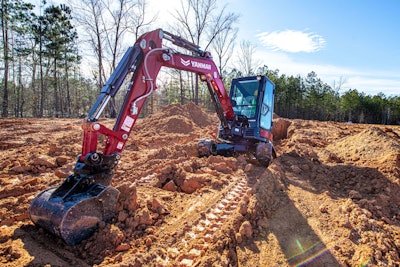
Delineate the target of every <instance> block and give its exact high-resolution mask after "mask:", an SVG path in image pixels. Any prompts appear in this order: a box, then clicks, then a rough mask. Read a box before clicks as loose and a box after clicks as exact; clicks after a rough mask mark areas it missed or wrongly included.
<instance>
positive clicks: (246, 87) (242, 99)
mask: <svg viewBox="0 0 400 267" xmlns="http://www.w3.org/2000/svg"><path fill="white" fill-rule="evenodd" d="M258 90H259V81H258V80H257V79H252V80H241V81H240V80H235V81H233V83H232V86H231V92H230V94H231V99H232V102H233V103H234V105H233V110H234V112H235V114H237V115H244V116H246V117H247V118H248V119H252V118H254V117H255V115H256V109H257V96H258Z"/></svg>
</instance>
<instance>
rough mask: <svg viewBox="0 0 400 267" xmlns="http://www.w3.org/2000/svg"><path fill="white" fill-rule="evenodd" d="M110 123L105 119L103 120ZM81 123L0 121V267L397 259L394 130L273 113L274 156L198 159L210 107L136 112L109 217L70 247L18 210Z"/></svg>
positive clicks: (72, 151)
mask: <svg viewBox="0 0 400 267" xmlns="http://www.w3.org/2000/svg"><path fill="white" fill-rule="evenodd" d="M105 123H109V121H105ZM80 125H81V121H80V120H77V119H62V120H56V119H2V120H0V151H1V153H0V160H1V161H0V185H1V187H0V265H1V266H260V267H261V266H296V265H297V266H299V265H301V266H398V265H399V264H400V241H399V240H400V211H399V208H398V203H400V193H399V192H400V137H399V134H400V130H399V128H398V127H389V126H372V125H361V124H344V123H333V122H318V121H302V120H286V119H283V118H276V119H275V131H274V134H275V138H276V140H275V142H276V143H275V145H276V150H277V154H278V157H277V158H276V159H274V161H273V163H272V164H271V165H270V167H269V168H267V169H266V168H262V167H259V166H256V165H252V164H250V163H248V162H246V159H245V158H244V157H237V158H224V157H220V156H217V157H214V156H212V157H209V158H198V157H197V152H196V146H197V141H198V139H200V138H207V137H208V138H215V135H216V131H217V128H218V120H217V117H216V116H215V115H213V114H211V115H210V114H207V113H205V112H204V111H203V110H201V109H200V108H198V107H197V106H195V105H193V104H188V105H183V106H182V105H172V106H168V107H166V108H164V109H163V110H162V111H161V112H160V113H157V114H155V115H153V116H150V117H148V118H146V119H143V120H140V121H139V122H138V123H137V124H136V126H135V128H134V130H133V133H132V134H131V137H130V141H129V143H128V144H127V146H126V149H125V151H124V153H123V155H122V159H121V162H120V164H119V165H118V169H117V171H116V175H115V177H114V178H113V181H112V186H114V187H115V188H117V189H118V190H119V191H120V192H121V194H120V199H119V200H118V204H117V209H116V215H115V218H114V219H113V221H112V222H110V223H101V224H100V225H99V229H98V230H97V231H96V232H95V233H94V235H93V236H92V237H90V238H88V239H87V240H84V241H83V242H82V243H81V244H79V245H77V246H75V247H70V246H67V245H65V244H64V243H63V242H62V241H61V240H59V239H58V238H55V237H54V236H51V235H50V234H48V233H47V232H45V231H43V230H42V229H40V228H38V227H36V226H34V225H33V224H32V223H31V221H30V220H29V218H28V214H27V208H28V206H29V204H30V202H31V201H32V199H33V198H34V197H35V196H36V195H37V194H38V193H39V192H41V191H43V190H45V189H47V188H48V187H54V186H57V185H59V184H60V183H61V182H62V181H63V179H64V178H65V177H66V176H67V175H68V174H69V173H70V172H71V171H72V168H73V166H74V164H75V161H76V157H77V155H78V154H79V153H80V149H81V134H82V131H81V129H80Z"/></svg>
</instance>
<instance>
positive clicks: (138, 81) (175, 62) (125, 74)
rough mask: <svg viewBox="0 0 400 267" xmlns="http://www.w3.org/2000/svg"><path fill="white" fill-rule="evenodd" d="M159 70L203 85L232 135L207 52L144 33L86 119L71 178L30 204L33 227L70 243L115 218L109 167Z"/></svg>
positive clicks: (230, 114)
mask: <svg viewBox="0 0 400 267" xmlns="http://www.w3.org/2000/svg"><path fill="white" fill-rule="evenodd" d="M163 41H166V42H168V41H169V42H171V43H173V44H174V45H176V46H179V47H181V48H183V49H185V50H186V51H189V52H190V54H183V53H179V52H177V51H175V50H173V49H171V48H168V47H164V46H163V45H164V44H163ZM161 67H168V68H173V69H178V70H184V71H189V72H193V73H196V74H198V75H199V77H200V80H201V81H203V82H205V83H206V84H207V87H208V90H209V92H210V95H211V99H212V101H213V103H214V105H215V108H216V112H217V114H218V116H219V119H220V120H221V126H222V127H223V128H224V129H226V131H227V132H229V131H230V122H231V121H233V120H234V118H235V114H234V111H233V107H232V104H231V101H230V99H229V96H228V94H227V92H226V90H225V88H224V85H223V82H222V79H221V77H220V74H219V72H218V69H217V67H216V65H215V63H214V62H213V60H212V58H211V56H210V54H209V53H208V52H204V51H202V50H200V48H199V47H198V46H197V45H195V44H193V43H190V42H188V41H186V40H184V39H182V38H181V37H179V36H176V35H173V34H170V33H168V32H165V31H162V30H161V29H158V30H155V31H152V32H148V33H146V34H144V35H142V36H141V37H140V38H139V39H138V40H137V41H136V43H135V44H134V45H133V46H132V47H130V48H129V49H128V50H127V52H126V53H125V55H124V56H123V58H122V59H121V61H120V62H119V64H118V66H117V67H116V69H115V71H114V72H113V73H112V75H111V76H110V78H109V80H108V81H107V83H106V84H105V85H104V86H103V88H102V90H101V92H100V95H99V97H98V98H97V100H96V102H95V104H94V106H93V107H92V109H91V110H90V111H89V113H88V116H87V118H86V119H85V120H84V122H83V124H82V129H83V144H82V153H81V155H79V156H78V160H77V162H76V164H75V168H74V172H73V174H71V175H69V176H68V177H67V178H66V180H65V181H64V182H63V183H62V184H61V185H60V186H59V187H57V188H50V189H48V190H45V191H44V192H42V193H41V194H39V195H38V196H37V197H36V198H35V199H34V200H33V201H32V203H31V206H30V208H29V216H30V218H31V220H32V221H33V222H34V223H35V224H37V225H40V226H42V227H43V228H45V229H47V230H48V231H50V232H52V233H54V234H56V235H58V236H60V237H61V238H62V239H63V240H64V241H65V242H66V243H67V244H70V245H74V244H77V243H79V242H80V241H82V240H83V239H85V238H87V237H88V236H90V235H91V234H92V233H93V232H94V230H95V229H96V228H97V225H98V223H99V222H100V221H107V220H109V219H111V218H112V217H113V214H114V209H115V206H116V202H117V199H118V194H119V192H118V190H116V189H115V188H113V187H111V186H110V183H111V179H112V176H113V169H114V167H115V166H116V165H117V164H118V161H119V159H120V155H121V153H122V151H123V149H124V146H125V143H126V141H127V140H128V138H129V136H130V134H131V132H132V129H133V126H134V125H135V123H136V121H137V119H138V117H139V114H140V111H141V109H142V107H143V105H144V103H145V100H146V98H147V97H148V96H149V95H150V94H151V93H152V92H153V91H154V90H156V78H157V75H158V73H159V71H160V69H161ZM127 79H129V85H128V88H127V92H126V95H125V98H124V102H123V105H122V107H121V110H120V112H119V115H118V117H117V119H116V122H115V124H114V127H113V129H109V128H107V127H106V126H104V125H103V124H101V123H100V122H99V118H100V116H101V114H102V112H103V111H104V110H105V108H106V106H107V104H108V103H109V101H110V100H111V99H112V98H113V97H114V96H115V95H116V94H117V93H118V91H119V90H120V88H121V87H122V86H123V85H124V84H125V83H124V82H125V81H126V80H127ZM99 135H104V136H106V142H105V144H104V147H103V149H102V152H99V150H98V149H99V148H98V139H99V138H98V137H99Z"/></svg>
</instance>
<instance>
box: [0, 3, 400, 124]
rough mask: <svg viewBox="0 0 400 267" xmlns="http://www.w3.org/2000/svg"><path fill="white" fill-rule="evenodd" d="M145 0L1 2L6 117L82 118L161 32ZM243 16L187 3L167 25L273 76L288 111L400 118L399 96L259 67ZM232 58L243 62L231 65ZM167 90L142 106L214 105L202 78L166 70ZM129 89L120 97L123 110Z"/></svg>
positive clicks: (218, 56)
mask: <svg viewBox="0 0 400 267" xmlns="http://www.w3.org/2000/svg"><path fill="white" fill-rule="evenodd" d="M148 8H149V7H148V3H147V2H146V0H114V1H108V0H102V1H99V0H80V1H77V0H70V1H69V2H68V4H60V5H48V4H47V3H46V1H42V2H41V4H40V6H38V7H36V8H35V6H34V5H33V4H31V3H28V2H25V1H22V0H13V1H9V0H1V9H0V12H1V14H0V19H1V25H0V26H1V37H2V38H1V40H0V42H1V47H0V50H1V57H0V61H1V65H0V73H1V75H2V77H1V85H0V92H1V95H0V100H1V103H2V105H1V116H2V117H10V116H12V117H78V116H82V115H85V114H86V112H87V111H88V110H89V109H90V107H91V105H92V104H93V103H94V101H95V99H96V97H97V95H98V92H99V90H100V89H101V87H102V85H103V84H104V83H105V82H106V81H107V78H108V77H109V76H110V74H111V73H112V71H113V70H114V69H115V67H116V65H117V64H118V61H119V59H120V58H121V57H122V55H123V53H124V51H125V50H126V49H127V47H128V46H130V45H132V44H133V43H134V42H135V40H136V39H137V38H138V36H140V35H141V34H142V33H144V32H146V31H148V30H150V29H153V27H154V25H156V23H157V20H158V18H157V15H153V16H150V15H149V14H150V12H149V11H148ZM238 20H239V15H237V14H235V13H233V12H229V11H228V7H227V6H223V7H218V6H217V2H216V0H183V1H181V6H180V7H179V8H177V9H176V10H175V12H174V13H173V14H171V24H170V25H166V27H167V28H168V29H169V31H171V32H176V33H179V34H180V35H181V36H182V37H183V38H185V39H187V40H189V41H191V42H192V43H194V44H196V45H199V46H201V47H202V48H203V49H204V50H207V51H208V50H209V51H211V52H212V54H213V58H214V60H215V62H216V65H217V66H218V68H219V70H220V73H221V74H222V76H223V77H224V83H225V85H226V88H227V89H229V81H230V80H231V79H232V78H235V77H240V76H249V75H258V74H263V75H267V76H268V77H269V78H270V79H271V80H272V81H273V82H274V83H275V86H276V91H275V112H276V113H277V114H278V115H279V116H283V117H287V118H300V119H315V120H332V121H352V122H360V123H382V124H400V99H399V97H398V96H390V97H387V96H385V95H384V94H378V95H375V96H370V95H366V94H364V93H362V92H361V91H358V90H357V89H350V90H347V91H345V92H343V90H342V89H341V83H340V82H339V83H338V85H334V86H330V85H328V84H326V83H324V82H323V81H322V80H321V79H320V78H318V76H317V74H316V73H315V72H313V71H311V72H310V73H309V74H308V75H307V76H306V77H301V76H300V75H298V76H288V75H285V74H280V73H279V70H272V69H269V68H268V66H267V65H264V66H262V67H257V65H259V64H258V63H257V62H256V60H255V59H254V52H255V50H256V49H255V46H253V45H252V44H251V43H249V42H248V41H242V42H241V43H240V48H239V50H238V51H239V52H238V53H237V54H235V55H234V54H233V51H234V47H235V45H237V44H236V39H237V32H238V28H237V26H236V25H237V22H238ZM228 62H231V64H230V65H231V66H232V65H233V66H234V68H228V67H227V66H229V65H228ZM158 87H159V88H158V90H157V91H156V93H154V94H152V95H151V96H150V97H149V98H148V100H147V103H146V105H145V108H144V110H143V112H142V115H143V116H146V115H148V114H152V113H154V112H156V111H158V110H159V109H160V107H162V106H164V105H168V104H171V103H181V104H184V103H187V102H189V101H192V102H195V103H196V104H199V105H201V106H203V107H205V108H207V109H210V111H211V110H212V108H213V107H212V103H211V101H210V96H209V93H208V90H207V88H206V87H205V85H204V84H202V83H201V82H199V80H198V78H197V76H196V75H193V74H192V73H187V72H184V71H179V70H164V69H163V70H162V73H161V74H160V78H159V81H158ZM122 97H123V94H121V96H118V97H116V98H115V99H113V101H112V102H111V104H110V105H109V110H108V111H107V116H115V115H116V114H117V112H118V109H119V107H120V106H121V105H122V102H123V99H122Z"/></svg>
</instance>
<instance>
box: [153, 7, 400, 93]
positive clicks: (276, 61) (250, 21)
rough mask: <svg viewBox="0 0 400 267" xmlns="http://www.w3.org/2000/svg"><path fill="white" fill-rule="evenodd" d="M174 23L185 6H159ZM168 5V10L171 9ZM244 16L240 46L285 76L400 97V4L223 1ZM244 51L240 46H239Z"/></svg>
mask: <svg viewBox="0 0 400 267" xmlns="http://www.w3.org/2000/svg"><path fill="white" fill-rule="evenodd" d="M152 2H155V3H156V5H155V6H154V7H156V9H157V8H159V10H162V12H161V13H159V16H160V18H162V19H165V20H168V15H169V12H171V10H173V9H176V8H178V7H179V6H180V1H179V0H169V1H165V5H164V4H161V3H160V1H159V0H158V1H157V0H150V3H151V4H152ZM167 3H168V4H167ZM217 3H218V6H219V7H222V6H223V5H224V3H226V4H227V10H228V11H231V12H235V13H237V14H239V15H240V20H239V22H238V24H237V26H238V27H239V38H238V41H240V40H247V41H250V42H251V43H252V44H253V45H255V46H256V55H255V57H256V58H257V59H258V60H259V61H260V62H261V63H262V64H261V65H264V64H265V65H267V66H268V67H269V68H270V69H279V73H280V74H287V75H298V74H300V75H301V76H303V77H305V76H306V75H307V73H309V72H311V71H315V72H316V74H317V75H318V77H319V78H321V79H322V81H324V82H325V83H327V84H329V85H331V86H333V85H334V84H335V85H336V86H337V85H338V84H339V82H340V81H342V85H341V90H340V92H345V91H347V90H348V89H350V88H351V89H357V90H358V91H360V92H364V93H366V94H370V95H375V94H377V93H379V92H382V93H384V94H385V95H386V96H391V95H400V19H399V14H400V1H398V0H383V1H378V0H375V1H373V0H347V1H345V0H334V1H333V0H331V1H329V0H328V1H323V0H297V1H296V0H275V1H270V0H247V1H243V0H223V1H217ZM237 46H239V42H238V44H237Z"/></svg>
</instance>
